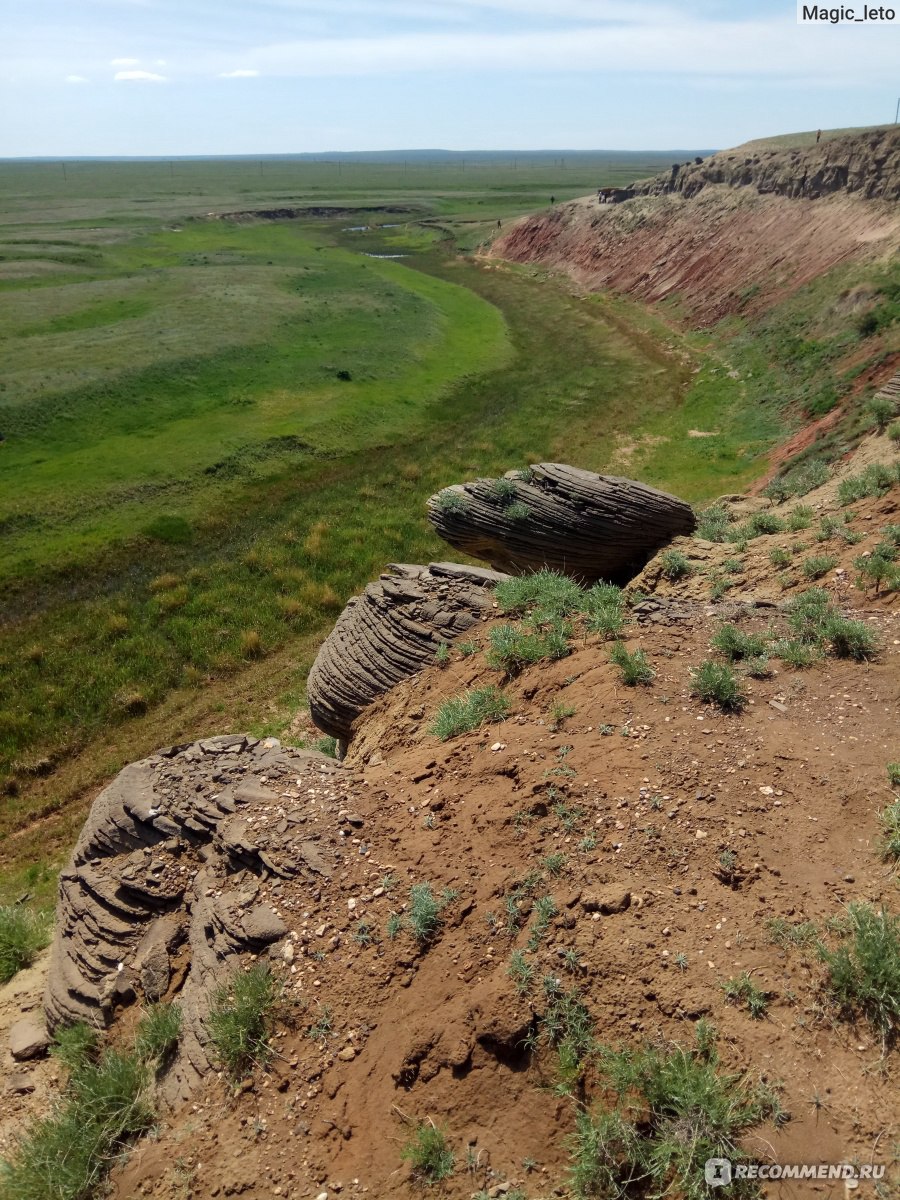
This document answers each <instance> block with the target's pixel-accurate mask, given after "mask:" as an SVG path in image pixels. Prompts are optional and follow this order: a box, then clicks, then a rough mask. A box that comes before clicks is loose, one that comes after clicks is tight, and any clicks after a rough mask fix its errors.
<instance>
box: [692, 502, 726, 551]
mask: <svg viewBox="0 0 900 1200" xmlns="http://www.w3.org/2000/svg"><path fill="white" fill-rule="evenodd" d="M696 515H697V528H696V529H695V531H694V537H698V538H702V539H703V540H704V541H707V542H724V541H725V535H726V533H727V530H728V526H729V525H730V524H731V517H730V515H729V512H728V509H727V508H726V507H725V505H724V504H711V505H710V506H709V508H704V509H702V510H701V511H700V512H698V513H697V514H696Z"/></svg>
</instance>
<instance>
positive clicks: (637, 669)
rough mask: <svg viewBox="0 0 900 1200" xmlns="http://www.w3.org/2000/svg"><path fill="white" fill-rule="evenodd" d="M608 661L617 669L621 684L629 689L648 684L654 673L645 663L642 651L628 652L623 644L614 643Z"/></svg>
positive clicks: (645, 657)
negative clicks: (620, 676) (620, 674)
mask: <svg viewBox="0 0 900 1200" xmlns="http://www.w3.org/2000/svg"><path fill="white" fill-rule="evenodd" d="M609 661H610V662H611V663H613V664H614V665H615V666H617V667H618V668H619V670H620V671H621V673H622V682H623V683H625V684H627V685H628V686H629V687H635V686H636V685H637V684H649V683H651V682H652V681H653V677H654V675H655V674H656V672H655V671H654V670H653V668H652V667H651V666H650V664H649V663H648V662H647V656H646V654H644V652H643V650H634V651H632V652H631V653H629V652H628V650H627V648H626V646H625V643H624V642H616V643H615V644H614V645H613V648H612V650H611V651H610V655H609Z"/></svg>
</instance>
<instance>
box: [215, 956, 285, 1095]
mask: <svg viewBox="0 0 900 1200" xmlns="http://www.w3.org/2000/svg"><path fill="white" fill-rule="evenodd" d="M280 998H281V986H280V984H279V983H278V982H277V981H276V979H275V978H274V977H273V976H272V974H271V972H270V971H269V969H268V967H265V966H262V965H260V964H257V965H256V966H254V967H251V968H250V970H249V971H240V970H239V971H238V972H237V973H236V974H235V976H234V977H233V979H232V980H231V981H230V982H229V983H227V984H225V985H224V986H222V987H220V988H219V989H218V990H217V991H216V993H215V996H214V998H213V1002H212V1007H211V1009H210V1013H209V1017H208V1018H207V1022H206V1028H207V1031H208V1033H209V1037H210V1041H211V1043H212V1046H213V1050H214V1052H215V1054H216V1056H217V1057H218V1059H219V1061H220V1062H221V1063H222V1065H223V1066H224V1068H225V1070H226V1071H227V1072H228V1074H229V1075H230V1076H231V1078H232V1079H242V1078H243V1077H244V1076H245V1075H248V1074H249V1073H250V1072H251V1071H252V1070H253V1068H254V1067H256V1066H259V1065H261V1064H262V1063H264V1062H265V1061H266V1060H267V1058H268V1057H269V1054H270V1053H271V1045H270V1035H271V1024H272V1012H273V1009H274V1008H275V1006H276V1005H277V1003H278V1001H279V1000H280Z"/></svg>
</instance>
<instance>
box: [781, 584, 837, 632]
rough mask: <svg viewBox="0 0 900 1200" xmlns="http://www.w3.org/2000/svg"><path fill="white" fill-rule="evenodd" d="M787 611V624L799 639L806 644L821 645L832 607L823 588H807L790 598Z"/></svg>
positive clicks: (832, 611)
mask: <svg viewBox="0 0 900 1200" xmlns="http://www.w3.org/2000/svg"><path fill="white" fill-rule="evenodd" d="M787 613H788V625H789V626H790V628H791V629H792V630H793V632H794V633H795V634H796V636H797V638H798V640H799V641H801V642H803V643H805V644H806V645H821V644H822V643H823V642H824V641H825V630H826V627H827V625H828V621H829V619H830V618H831V617H832V616H833V614H834V608H833V606H832V603H831V598H830V597H829V595H828V593H827V592H826V591H825V590H824V589H823V588H807V590H806V591H805V592H801V593H800V594H799V595H798V596H795V597H794V599H793V600H791V602H790V603H789V604H788V607H787Z"/></svg>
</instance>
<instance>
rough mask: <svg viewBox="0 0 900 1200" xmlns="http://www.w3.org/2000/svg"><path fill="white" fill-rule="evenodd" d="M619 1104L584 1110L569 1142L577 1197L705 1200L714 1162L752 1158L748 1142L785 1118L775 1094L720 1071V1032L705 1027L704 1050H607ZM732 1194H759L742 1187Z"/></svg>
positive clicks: (603, 1057)
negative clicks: (769, 1122) (757, 1129)
mask: <svg viewBox="0 0 900 1200" xmlns="http://www.w3.org/2000/svg"><path fill="white" fill-rule="evenodd" d="M600 1070H601V1073H602V1076H603V1078H604V1082H605V1083H606V1092H607V1095H608V1096H609V1097H610V1098H609V1099H608V1100H606V1101H605V1102H604V1103H603V1105H602V1106H597V1107H595V1108H594V1109H593V1110H581V1111H580V1112H579V1114H578V1116H577V1119H576V1130H575V1134H574V1136H573V1138H572V1139H571V1141H570V1153H571V1167H570V1181H571V1186H572V1192H573V1195H574V1196H575V1197H576V1198H577V1200H595V1198H598V1197H604V1198H606V1197H609V1198H613V1197H626V1196H664V1195H665V1196H679V1197H681V1200H706V1198H707V1197H708V1196H709V1195H710V1189H709V1187H708V1185H707V1184H706V1182H705V1179H704V1165H705V1163H706V1162H707V1161H708V1160H709V1159H713V1158H725V1159H729V1160H731V1161H732V1162H742V1161H745V1160H746V1159H747V1158H748V1155H747V1153H746V1152H745V1151H744V1150H743V1149H742V1147H741V1145H740V1138H741V1135H742V1134H744V1133H746V1132H747V1131H748V1130H749V1129H752V1128H753V1127H754V1126H755V1125H758V1124H759V1123H760V1122H762V1121H763V1120H765V1119H766V1118H768V1117H772V1116H775V1115H777V1113H778V1111H779V1104H778V1099H777V1097H776V1096H775V1094H774V1093H773V1092H772V1091H771V1089H769V1088H766V1087H764V1086H763V1085H762V1084H759V1083H756V1082H753V1081H752V1080H750V1079H749V1077H747V1076H744V1075H728V1074H723V1073H721V1072H720V1070H719V1066H718V1057H717V1054H716V1050H715V1039H714V1034H713V1033H712V1031H711V1029H710V1028H709V1027H708V1026H704V1029H703V1030H702V1031H701V1030H700V1028H699V1023H698V1037H697V1045H696V1047H694V1048H691V1049H685V1048H683V1047H682V1046H679V1045H676V1044H667V1045H664V1046H658V1045H654V1046H648V1047H646V1048H643V1049H624V1050H612V1049H609V1048H604V1049H602V1050H601V1052H600ZM729 1194H730V1195H738V1196H741V1195H743V1196H747V1195H750V1194H752V1185H747V1186H743V1185H742V1184H741V1183H740V1182H738V1181H735V1183H734V1184H733V1185H732V1187H731V1188H730V1190H729Z"/></svg>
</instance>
